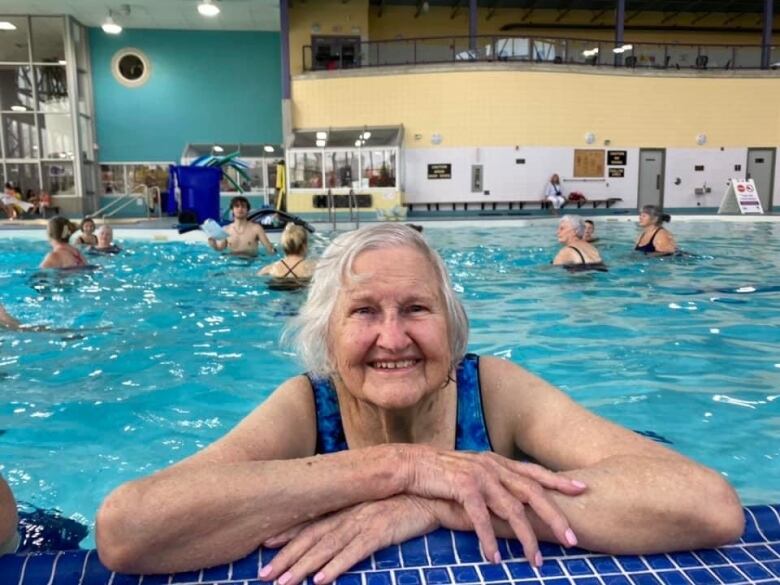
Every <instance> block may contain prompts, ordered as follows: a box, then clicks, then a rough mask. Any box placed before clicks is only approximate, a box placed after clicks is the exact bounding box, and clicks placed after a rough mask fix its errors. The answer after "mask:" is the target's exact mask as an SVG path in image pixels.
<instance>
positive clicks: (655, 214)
mask: <svg viewBox="0 0 780 585" xmlns="http://www.w3.org/2000/svg"><path fill="white" fill-rule="evenodd" d="M671 220H672V216H670V215H669V214H668V213H664V212H663V209H661V208H660V207H658V206H656V205H645V206H644V207H643V208H642V211H641V212H640V213H639V227H641V228H642V233H641V234H639V237H638V238H637V239H636V244H635V245H634V250H635V251H637V252H643V253H645V254H652V255H654V256H669V255H671V254H674V253H675V252H677V243H676V242H675V241H674V237H673V236H672V234H671V233H670V232H669V230H668V229H666V228H665V227H663V224H664V223H666V222H670V221H671Z"/></svg>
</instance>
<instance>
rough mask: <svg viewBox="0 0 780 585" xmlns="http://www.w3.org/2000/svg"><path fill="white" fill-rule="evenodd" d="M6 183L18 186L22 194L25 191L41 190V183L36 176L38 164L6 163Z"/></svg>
mask: <svg viewBox="0 0 780 585" xmlns="http://www.w3.org/2000/svg"><path fill="white" fill-rule="evenodd" d="M5 168H6V171H7V175H8V176H7V177H6V180H7V181H11V182H12V183H13V184H14V185H18V186H19V188H20V189H21V190H22V193H26V192H27V189H32V190H33V191H38V190H39V189H40V188H41V182H40V180H39V176H38V163H6V165H5Z"/></svg>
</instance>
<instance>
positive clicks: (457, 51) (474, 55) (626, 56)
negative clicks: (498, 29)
mask: <svg viewBox="0 0 780 585" xmlns="http://www.w3.org/2000/svg"><path fill="white" fill-rule="evenodd" d="M471 41H472V39H471V38H470V37H468V36H451V37H426V38H414V39H394V40H388V41H365V42H354V43H346V42H342V43H341V44H340V45H337V46H335V47H334V45H327V44H318V45H316V46H315V47H314V48H313V47H312V46H311V45H306V46H304V47H303V65H304V70H305V71H318V70H328V69H354V68H363V67H386V66H394V65H395V66H398V65H424V64H435V63H474V62H502V61H505V62H530V63H553V64H567V65H583V66H604V67H606V66H610V67H632V68H645V69H674V70H679V69H694V70H710V69H712V70H745V69H760V68H761V56H762V46H761V45H760V44H755V45H713V44H707V45H705V44H692V43H631V44H626V45H622V46H616V45H615V42H614V41H594V40H589V39H575V38H554V37H535V36H495V35H494V36H478V37H475V41H476V42H475V43H474V45H473V47H472V44H471ZM615 49H617V51H616V50H615ZM769 69H770V70H776V71H778V72H780V45H775V46H771V47H769Z"/></svg>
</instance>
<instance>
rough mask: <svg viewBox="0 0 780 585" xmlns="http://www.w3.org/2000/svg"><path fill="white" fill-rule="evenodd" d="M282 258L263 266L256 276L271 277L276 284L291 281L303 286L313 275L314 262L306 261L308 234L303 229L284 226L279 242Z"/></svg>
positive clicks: (290, 224)
mask: <svg viewBox="0 0 780 585" xmlns="http://www.w3.org/2000/svg"><path fill="white" fill-rule="evenodd" d="M280 242H281V244H282V251H283V252H284V258H282V259H281V260H279V261H277V262H274V263H273V264H268V265H267V266H263V268H261V269H260V270H259V271H258V273H257V274H258V275H269V276H272V277H273V279H274V281H277V283H279V282H280V281H281V282H284V281H291V282H293V283H297V284H299V285H300V284H305V283H307V282H308V281H309V279H310V278H311V275H312V274H313V273H314V262H312V261H311V260H307V259H306V252H307V251H308V249H309V232H307V231H306V229H305V228H303V227H302V226H299V225H297V224H294V223H288V224H287V225H286V226H284V231H283V232H282V237H281V240H280Z"/></svg>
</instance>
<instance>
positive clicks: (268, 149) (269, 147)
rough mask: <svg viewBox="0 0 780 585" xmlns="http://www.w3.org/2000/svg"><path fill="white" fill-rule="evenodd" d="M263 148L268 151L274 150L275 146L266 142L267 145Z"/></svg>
mask: <svg viewBox="0 0 780 585" xmlns="http://www.w3.org/2000/svg"><path fill="white" fill-rule="evenodd" d="M263 150H264V151H266V152H273V151H274V147H273V146H271V145H269V144H266V145H265V146H264V147H263Z"/></svg>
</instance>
